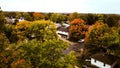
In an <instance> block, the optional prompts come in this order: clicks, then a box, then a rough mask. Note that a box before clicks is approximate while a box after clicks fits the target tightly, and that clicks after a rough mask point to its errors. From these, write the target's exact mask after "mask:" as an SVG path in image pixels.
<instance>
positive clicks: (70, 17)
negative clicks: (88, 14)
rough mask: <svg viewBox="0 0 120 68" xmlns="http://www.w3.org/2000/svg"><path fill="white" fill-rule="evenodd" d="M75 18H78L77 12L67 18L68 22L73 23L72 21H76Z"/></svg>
mask: <svg viewBox="0 0 120 68" xmlns="http://www.w3.org/2000/svg"><path fill="white" fill-rule="evenodd" d="M77 18H80V15H79V13H77V12H74V13H72V14H70V15H69V16H68V20H69V21H73V20H74V19H77Z"/></svg>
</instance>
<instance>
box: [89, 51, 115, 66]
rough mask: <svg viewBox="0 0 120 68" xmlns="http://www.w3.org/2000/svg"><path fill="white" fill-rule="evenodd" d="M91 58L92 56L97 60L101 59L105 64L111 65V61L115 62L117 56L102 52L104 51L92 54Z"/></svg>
mask: <svg viewBox="0 0 120 68" xmlns="http://www.w3.org/2000/svg"><path fill="white" fill-rule="evenodd" d="M91 58H94V59H96V60H98V61H101V62H103V63H105V64H109V65H112V64H113V63H115V62H116V61H117V57H115V56H113V55H108V54H104V53H97V54H95V55H93V56H91Z"/></svg>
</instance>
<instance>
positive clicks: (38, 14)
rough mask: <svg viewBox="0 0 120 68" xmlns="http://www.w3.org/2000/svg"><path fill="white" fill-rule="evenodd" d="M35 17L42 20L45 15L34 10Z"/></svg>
mask: <svg viewBox="0 0 120 68" xmlns="http://www.w3.org/2000/svg"><path fill="white" fill-rule="evenodd" d="M33 17H34V20H40V19H44V18H45V16H44V15H43V14H42V13H38V12H34V13H33Z"/></svg>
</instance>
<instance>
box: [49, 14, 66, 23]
mask: <svg viewBox="0 0 120 68" xmlns="http://www.w3.org/2000/svg"><path fill="white" fill-rule="evenodd" d="M66 18H67V16H66V15H64V14H58V13H53V14H52V15H51V16H50V20H51V21H53V22H56V23H61V22H62V21H65V20H66Z"/></svg>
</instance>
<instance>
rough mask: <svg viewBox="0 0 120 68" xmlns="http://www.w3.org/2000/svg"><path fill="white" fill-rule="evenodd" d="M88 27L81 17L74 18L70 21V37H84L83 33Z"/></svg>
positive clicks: (77, 38) (76, 38) (75, 38)
mask: <svg viewBox="0 0 120 68" xmlns="http://www.w3.org/2000/svg"><path fill="white" fill-rule="evenodd" d="M87 29H88V26H87V25H86V23H85V22H84V20H82V19H74V20H73V21H72V22H71V23H70V29H69V33H70V38H71V39H74V40H79V39H82V38H84V37H85V33H86V31H87Z"/></svg>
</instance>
